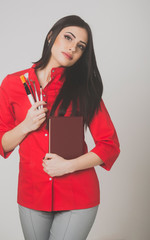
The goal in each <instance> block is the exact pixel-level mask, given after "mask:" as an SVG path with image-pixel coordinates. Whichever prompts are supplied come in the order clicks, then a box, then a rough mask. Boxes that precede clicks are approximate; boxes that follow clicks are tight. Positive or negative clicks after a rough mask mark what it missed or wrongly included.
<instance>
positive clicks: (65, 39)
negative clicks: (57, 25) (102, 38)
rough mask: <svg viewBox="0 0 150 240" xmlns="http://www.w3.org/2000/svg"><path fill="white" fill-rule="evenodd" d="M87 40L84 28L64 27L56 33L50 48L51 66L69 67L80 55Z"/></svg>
mask: <svg viewBox="0 0 150 240" xmlns="http://www.w3.org/2000/svg"><path fill="white" fill-rule="evenodd" d="M87 42H88V34H87V31H86V29H84V28H81V27H76V26H69V27H65V28H63V29H62V30H61V32H60V33H59V34H58V36H57V38H56V39H55V42H54V44H53V46H52V49H51V57H50V62H51V64H52V65H53V67H61V66H62V67H70V66H72V65H74V64H75V63H76V62H77V61H78V60H79V58H80V57H81V56H82V54H83V52H84V50H85V48H86V45H87Z"/></svg>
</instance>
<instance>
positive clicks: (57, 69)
mask: <svg viewBox="0 0 150 240" xmlns="http://www.w3.org/2000/svg"><path fill="white" fill-rule="evenodd" d="M35 66H36V64H33V65H32V67H31V68H32V70H34V73H35V69H34V68H35ZM65 69H66V68H65V67H53V68H52V69H51V76H53V77H55V76H57V75H58V74H59V75H60V76H62V77H63V74H64V73H65ZM60 80H62V78H60Z"/></svg>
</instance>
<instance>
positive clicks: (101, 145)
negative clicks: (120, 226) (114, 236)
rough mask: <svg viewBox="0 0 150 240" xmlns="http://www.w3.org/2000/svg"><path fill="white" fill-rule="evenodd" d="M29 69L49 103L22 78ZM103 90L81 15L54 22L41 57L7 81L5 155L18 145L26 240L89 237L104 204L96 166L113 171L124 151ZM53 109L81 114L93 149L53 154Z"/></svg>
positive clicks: (0, 118)
mask: <svg viewBox="0 0 150 240" xmlns="http://www.w3.org/2000/svg"><path fill="white" fill-rule="evenodd" d="M25 73H28V75H29V79H30V80H32V81H33V82H34V83H35V86H36V89H37V92H38V94H39V95H40V86H42V96H43V101H38V102H36V103H34V104H33V106H31V103H30V101H29V99H28V97H27V94H26V92H25V89H24V86H23V84H22V82H21V80H20V76H21V75H23V74H25ZM31 84H32V87H33V83H32V82H31ZM102 92H103V85H102V80H101V77H100V73H99V70H98V68H97V64H96V59H95V54H94V48H93V41H92V33H91V29H90V27H89V25H88V24H87V23H86V22H85V21H84V20H82V19H81V18H80V17H78V16H76V15H71V16H66V17H64V18H62V19H60V20H59V21H58V22H56V23H55V24H54V26H53V27H52V28H51V30H50V31H49V33H48V34H47V36H46V40H45V43H44V49H43V54H42V57H41V59H40V60H39V61H37V62H35V63H34V65H33V66H32V67H31V68H29V69H26V70H23V71H20V72H17V73H14V74H10V75H7V76H6V78H5V79H4V80H3V82H2V84H1V88H0V139H1V141H0V143H1V144H0V153H1V155H2V156H3V157H4V158H7V157H8V156H9V155H10V154H11V152H12V151H13V149H14V148H15V147H16V146H17V145H19V154H20V166H19V181H18V200H17V202H18V206H19V214H20V220H21V225H22V229H23V233H24V237H25V239H27V240H31V239H32V240H33V239H38V240H41V239H42V240H48V239H49V240H52V239H55V240H56V239H57V240H61V239H64V240H83V239H86V238H87V236H88V233H89V231H90V229H91V227H92V225H93V223H94V220H95V217H96V214H97V210H98V206H99V203H100V199H99V198H100V197H99V195H100V194H99V182H98V178H97V175H96V172H95V169H94V166H97V165H100V166H101V167H103V168H105V169H106V170H110V169H111V167H112V165H113V163H114V162H115V160H116V159H117V157H118V155H119V152H120V150H119V142H118V137H117V134H116V131H115V128H114V125H113V123H112V121H111V118H110V116H109V114H108V112H107V109H106V107H105V105H104V102H103V100H102ZM40 106H43V107H42V108H39V107H40ZM52 115H54V116H70V115H73V116H83V120H84V124H85V126H86V127H89V129H90V131H91V134H92V136H93V139H94V141H95V144H96V145H95V147H94V148H93V149H92V150H91V151H90V152H88V151H87V145H86V143H85V142H84V147H85V148H84V154H83V155H81V156H80V157H78V158H75V159H70V160H66V159H64V158H63V157H61V156H58V155H57V154H55V153H48V129H47V120H48V118H49V116H52Z"/></svg>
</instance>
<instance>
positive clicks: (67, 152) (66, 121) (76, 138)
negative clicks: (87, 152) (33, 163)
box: [49, 116, 84, 159]
mask: <svg viewBox="0 0 150 240" xmlns="http://www.w3.org/2000/svg"><path fill="white" fill-rule="evenodd" d="M83 142H84V125H83V117H82V116H77V117H76V116H71V117H64V116H60V117H50V119H49V152H51V153H56V154H58V155H59V156H61V157H63V158H65V159H72V158H76V157H79V156H81V155H82V154H83Z"/></svg>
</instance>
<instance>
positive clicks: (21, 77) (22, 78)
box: [20, 75, 26, 83]
mask: <svg viewBox="0 0 150 240" xmlns="http://www.w3.org/2000/svg"><path fill="white" fill-rule="evenodd" d="M20 79H21V81H22V83H26V79H25V77H24V75H22V76H20Z"/></svg>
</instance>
